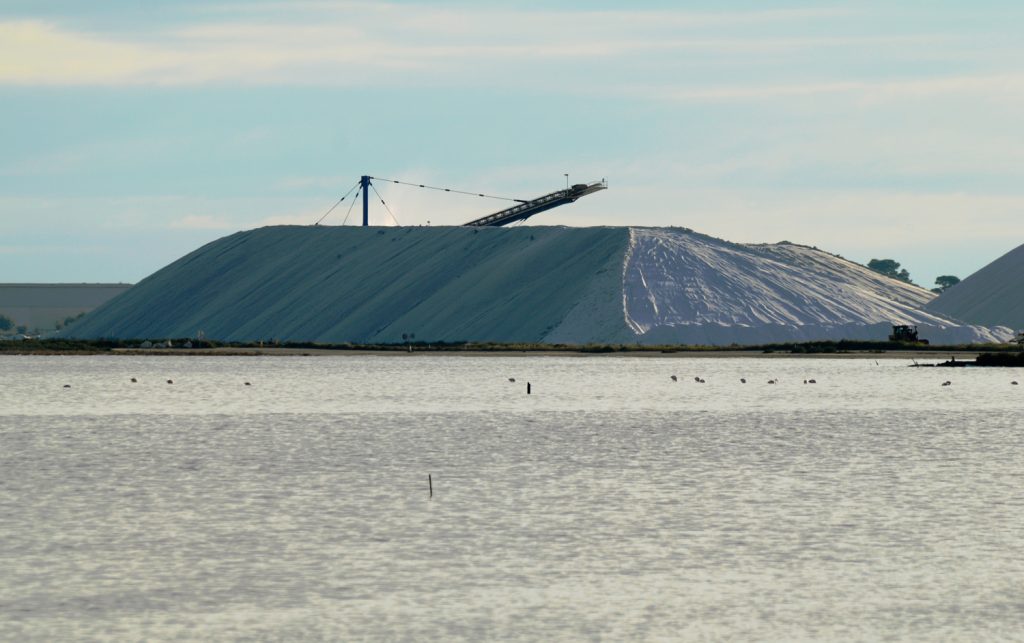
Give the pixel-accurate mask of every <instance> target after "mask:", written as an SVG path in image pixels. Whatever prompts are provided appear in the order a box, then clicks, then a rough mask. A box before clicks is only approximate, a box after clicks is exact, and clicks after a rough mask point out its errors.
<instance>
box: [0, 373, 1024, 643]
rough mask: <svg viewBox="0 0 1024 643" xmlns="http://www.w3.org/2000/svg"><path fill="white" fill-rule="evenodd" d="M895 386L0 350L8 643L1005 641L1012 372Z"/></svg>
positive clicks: (1015, 627)
mask: <svg viewBox="0 0 1024 643" xmlns="http://www.w3.org/2000/svg"><path fill="white" fill-rule="evenodd" d="M907 365H908V362H906V361H902V360H889V359H880V360H878V362H877V363H876V362H875V360H873V359H785V358H765V359H746V358H728V359H710V358H689V357H687V358H657V357H654V358H651V357H648V358H631V357H597V356H595V357H561V356H545V357H540V356H536V357H525V356H523V357H518V356H516V357H491V356H488V357H470V356H428V355H415V354H414V355H411V356H408V355H401V356H385V357H379V356H358V355H342V356H330V357H319V356H317V357H272V358H265V357H208V358H207V357H178V356H166V357H127V356H116V357H114V356H95V357H2V358H0V381H2V382H3V385H2V386H0V639H3V640H17V641H23V640H40V641H52V640H69V639H118V640H122V639H128V640H140V639H158V640H163V639H211V640H231V639H269V640H295V639H336V640H367V639H370V640H373V639H386V640H459V639H468V640H481V639H502V640H517V639H518V640H564V639H571V640H580V639H584V640H589V639H608V640H621V639H702V640H705V639H741V640H743V639H757V640H806V639H818V640H820V639H858V640H863V639H913V640H942V641H947V640H982V639H984V640H992V639H1008V638H1019V637H1020V636H1021V632H1024V385H1021V386H1011V385H1010V381H1011V380H1018V381H1020V382H1022V383H1024V369H970V370H968V369H963V370H961V369H912V368H906V366H907ZM672 374H675V375H677V376H678V379H679V381H678V382H673V381H672V380H671V379H670V377H669V376H670V375H672ZM696 376H700V377H702V378H703V379H704V380H705V381H706V383H704V384H700V383H697V382H695V381H694V377H696ZM131 377H135V378H137V379H138V382H137V383H131V382H130V378H131ZM741 377H745V378H746V379H747V381H748V383H747V384H741V383H740V378H741ZM509 378H515V379H516V381H515V382H514V383H513V382H510V381H509ZM774 378H778V380H779V383H778V384H775V385H769V384H767V380H768V379H774ZM807 378H814V379H816V380H817V382H818V383H817V384H815V385H811V384H806V385H805V384H803V380H804V379H807ZM168 379H171V380H173V382H174V383H173V384H167V383H166V380H168ZM945 380H951V381H952V382H953V384H952V385H951V386H946V387H943V386H941V383H942V382H943V381H945ZM247 381H248V382H250V383H251V386H245V384H244V383H245V382H247ZM527 381H529V382H530V383H531V385H532V394H531V395H529V396H527V395H526V391H525V387H526V382H527ZM65 384H70V385H71V387H70V388H63V386H64V385H65ZM428 474H429V475H430V476H431V478H432V481H433V498H431V497H430V495H429V491H428V483H427V475H428Z"/></svg>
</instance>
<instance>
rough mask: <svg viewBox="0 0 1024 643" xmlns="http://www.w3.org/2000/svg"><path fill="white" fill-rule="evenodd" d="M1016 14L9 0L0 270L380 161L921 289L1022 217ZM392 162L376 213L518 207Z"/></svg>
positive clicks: (258, 216)
mask: <svg viewBox="0 0 1024 643" xmlns="http://www.w3.org/2000/svg"><path fill="white" fill-rule="evenodd" d="M1022 23H1024V3H1019V2H999V1H991V2H984V1H978V2H973V3H966V2H944V1H941V0H936V1H929V2H923V1H920V2H919V1H905V2H891V1H890V2H872V1H870V0H868V1H864V2H858V3H806V2H788V3H769V2H720V1H719V2H656V1H643V0H639V1H635V2H629V3H625V2H600V1H597V2H586V3H583V2H570V1H567V0H566V1H558V0H548V1H545V2H540V1H527V0H522V1H518V2H516V1H512V2H503V3H484V2H469V1H465V2H444V1H434V2H397V1H396V2H347V1H332V0H313V1H307V2H304V1H301V0H300V1H295V2H281V1H261V0H247V1H245V2H242V1H229V2H222V1H217V0H203V1H193V0H174V1H168V0H150V1H148V2H139V1H138V0H132V1H128V0H105V1H102V2H81V1H80V0H71V1H48V0H0V282H128V283H133V282H137V281H138V280H140V279H142V278H144V277H145V276H147V275H149V274H151V273H152V272H154V271H156V270H158V269H159V268H161V267H163V266H164V265H166V264H168V263H170V262H171V261H173V260H175V259H177V258H178V257H180V256H182V255H184V254H186V253H188V252H190V251H191V250H193V249H195V248H197V247H199V246H201V245H202V244H205V243H208V242H210V241H213V240H215V239H217V238H220V237H222V236H225V235H227V234H231V233H233V232H236V231H238V230H246V229H252V228H255V227H259V226H265V225H277V224H300V225H309V224H312V223H313V222H315V221H316V220H317V219H319V218H320V217H321V216H322V215H323V214H324V213H325V212H326V211H327V209H328V208H329V207H330V206H331V205H332V204H334V203H335V202H336V201H337V200H338V198H340V197H341V196H342V195H343V194H345V193H346V192H347V191H348V190H349V188H351V187H352V186H353V185H354V184H355V183H356V181H357V180H358V178H359V176H360V175H362V174H369V175H372V176H377V177H385V178H395V179H400V180H405V181H415V182H417V183H427V184H432V185H438V186H443V187H451V188H457V189H464V190H469V191H473V192H485V193H488V194H494V195H501V196H510V197H516V198H529V197H533V196H537V195H540V194H544V193H546V192H549V191H551V190H554V189H557V188H558V187H559V186H563V185H564V184H565V176H564V174H566V173H568V174H569V179H570V180H571V181H572V182H574V183H575V182H583V181H590V180H596V179H601V178H607V180H608V183H609V189H608V190H607V191H604V192H599V193H597V194H595V195H593V196H588V197H585V198H584V199H581V200H580V201H578V202H577V203H575V204H572V205H569V206H564V207H561V208H557V209H555V210H551V211H548V212H545V213H543V214H541V215H538V216H537V217H536V218H534V219H531V220H530V221H529V223H530V224H531V225H566V226H596V225H617V226H618V225H640V226H682V227H687V228H691V229H694V230H697V231H699V232H703V233H706V234H710V235H713V236H716V237H721V238H725V239H728V240H731V241H738V242H757V243H761V242H776V241H781V240H787V241H792V242H794V243H802V244H806V245H810V246H816V247H819V248H821V249H824V250H827V251H830V252H833V253H836V254H839V255H842V256H844V257H846V258H848V259H852V260H854V261H858V262H861V263H866V262H867V261H868V260H870V259H872V258H893V259H896V260H897V261H899V262H901V263H902V265H903V267H905V268H907V269H908V270H909V271H910V273H911V277H912V278H913V279H914V280H915V281H916V282H917V283H920V284H922V285H925V286H929V287H930V286H932V285H933V282H934V279H935V277H936V276H938V275H942V274H953V275H957V276H960V277H965V276H967V275H968V274H970V273H971V272H973V271H975V270H977V269H979V268H981V267H982V266H984V265H985V264H987V263H989V262H990V261H992V260H994V259H996V258H997V257H999V256H1000V255H1002V254H1003V253H1005V252H1007V251H1009V250H1011V249H1012V248H1014V247H1016V246H1018V245H1020V244H1021V243H1024V125H1022V124H1021V120H1020V115H1021V114H1024V38H1021V37H1020V34H1021V28H1020V25H1021V24H1022ZM377 188H378V190H379V191H380V194H381V195H382V196H383V198H384V200H385V201H387V204H388V206H389V207H390V209H391V212H392V213H393V219H392V218H391V217H390V216H389V215H388V213H387V212H386V211H385V210H384V208H382V207H380V206H379V205H378V207H375V208H373V209H372V211H371V223H374V224H379V225H393V224H394V223H395V222H396V221H397V222H398V223H400V224H402V225H426V224H427V223H428V222H430V224H431V225H456V224H460V223H464V222H465V221H467V220H470V219H473V218H476V217H479V216H482V215H485V214H488V213H490V212H492V211H494V210H497V209H500V208H501V207H503V203H502V202H500V201H492V200H487V199H480V198H479V197H466V196H456V195H452V194H445V193H438V192H431V191H426V190H420V189H416V188H407V187H401V186H396V185H393V184H385V183H381V182H378V184H377ZM345 206H347V202H346V203H345V204H343V206H342V207H340V208H338V209H336V210H335V211H334V212H332V213H331V214H330V215H329V216H328V217H327V218H326V219H324V224H325V225H341V224H342V223H343V222H344V221H345V213H346V211H347V208H346V207H345ZM357 219H358V214H357V212H356V211H353V212H352V214H351V216H350V217H349V218H348V224H352V223H353V222H356V221H357Z"/></svg>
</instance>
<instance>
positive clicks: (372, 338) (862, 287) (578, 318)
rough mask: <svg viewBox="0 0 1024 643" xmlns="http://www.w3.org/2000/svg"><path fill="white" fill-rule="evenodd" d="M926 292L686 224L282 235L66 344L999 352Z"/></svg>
mask: <svg viewBox="0 0 1024 643" xmlns="http://www.w3.org/2000/svg"><path fill="white" fill-rule="evenodd" d="M933 297H934V295H933V294H932V293H930V292H929V291H927V290H924V289H922V288H919V287H917V286H912V285H909V284H905V283H902V282H899V281H895V280H892V279H889V278H887V277H883V276H881V275H878V274H876V273H874V272H872V271H870V270H868V269H867V268H864V267H863V266H860V265H858V264H854V263H852V262H849V261H846V260H844V259H842V258H839V257H836V256H833V255H830V254H828V253H825V252H822V251H819V250H816V249H813V248H807V247H804V246H797V245H791V244H775V245H745V244H735V243H729V242H727V241H723V240H720V239H714V238H712V237H708V236H705V235H701V234H698V233H695V232H692V231H690V230H686V229H682V228H562V227H547V226H544V227H540V226H538V227H533V226H521V227H512V228H465V227H443V228H439V227H428V228H422V227H416V228H412V227H410V228H359V227H318V226H313V227H306V226H278V227H268V228H260V229H257V230H251V231H247V232H239V233H237V234H234V235H231V236H228V237H224V238H223V239H219V240H217V241H214V242H212V243H210V244H207V245H206V246H203V247H202V248H199V249H198V250H196V251H194V252H192V253H191V254H189V255H187V256H185V257H183V258H181V259H179V260H178V261H176V262H174V263H172V264H170V265H169V266H167V267H166V268H163V269H162V270H159V271H157V272H156V273H154V274H153V275H151V276H150V277H148V278H146V279H145V280H143V281H142V282H140V283H139V284H138V285H136V286H135V287H134V288H132V289H131V290H129V291H128V292H126V293H124V294H123V295H121V296H120V297H118V298H116V299H114V300H112V301H110V302H108V303H107V304H106V305H104V306H103V307H101V308H99V309H97V310H96V311H94V312H93V313H91V314H89V315H88V316H86V317H85V318H84V319H82V320H81V321H79V322H78V323H76V324H75V325H74V326H73V327H71V328H69V329H68V330H67V331H66V332H65V333H66V335H67V336H73V337H83V338H98V337H116V338H123V339H142V338H167V337H172V338H174V337H195V336H196V335H197V334H198V333H199V332H202V333H203V335H204V336H206V337H208V338H211V339H218V340H224V341H255V340H269V339H279V340H282V341H309V342H322V343H340V342H355V343H372V342H399V341H401V340H402V335H403V334H415V338H416V340H422V341H496V342H548V343H573V344H582V343H592V342H602V343H644V344H659V343H687V344H719V345H720V344H730V343H739V344H752V343H763V342H773V341H790V340H816V339H841V338H851V339H884V338H885V337H886V336H887V335H888V333H889V331H890V325H891V324H892V323H907V324H916V325H919V326H920V327H921V330H922V336H923V337H926V338H928V339H930V340H931V341H933V342H940V343H953V342H956V343H959V342H972V341H992V340H998V339H1005V338H1006V337H1004V335H1012V333H1011V332H1010V331H1009V329H994V330H993V329H986V328H981V327H976V326H965V325H962V324H958V323H957V322H955V321H952V320H951V319H949V318H946V317H945V316H943V315H941V314H939V313H933V312H928V311H925V310H924V309H923V307H924V305H925V304H927V302H928V301H930V300H931V299H932V298H933Z"/></svg>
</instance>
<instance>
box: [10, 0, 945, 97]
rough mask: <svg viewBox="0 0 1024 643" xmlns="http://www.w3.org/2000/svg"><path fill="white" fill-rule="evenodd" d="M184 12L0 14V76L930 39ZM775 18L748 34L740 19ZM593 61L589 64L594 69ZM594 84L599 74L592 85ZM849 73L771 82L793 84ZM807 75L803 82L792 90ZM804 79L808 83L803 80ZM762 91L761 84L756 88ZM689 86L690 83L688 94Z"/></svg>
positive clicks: (637, 63)
mask: <svg viewBox="0 0 1024 643" xmlns="http://www.w3.org/2000/svg"><path fill="white" fill-rule="evenodd" d="M213 8H214V9H218V10H215V11H207V12H198V13H197V14H196V21H195V22H193V23H191V24H185V25H174V26H171V27H168V28H166V29H163V30H160V29H158V30H156V31H146V32H143V33H136V32H133V31H131V30H122V31H116V30H115V31H109V32H103V31H96V30H87V29H84V28H78V27H76V26H75V25H74V23H73V21H69V22H71V24H64V23H58V22H54V21H44V20H38V19H20V20H17V19H16V20H5V21H0V83H7V84H27V85H32V84H40V85H118V84H125V85H147V84H149V85H189V84H204V83H214V82H230V83H240V84H256V85H265V84H315V85H341V86H351V85H360V84H368V83H369V84H380V83H385V84H386V83H388V82H396V81H404V82H408V81H411V80H415V79H417V78H419V77H421V76H423V75H426V76H427V78H428V79H429V82H443V83H446V84H458V83H459V82H464V81H465V80H466V77H469V78H472V79H473V80H474V81H475V82H485V83H486V82H488V81H489V82H490V83H507V82H509V80H512V79H510V78H508V77H503V76H495V75H494V72H495V71H499V70H506V71H510V70H519V71H520V72H524V73H522V74H521V75H520V76H519V77H517V78H515V79H514V82H518V83H525V84H527V85H530V84H538V83H545V82H546V83H548V84H550V80H551V78H550V76H548V75H547V74H545V73H539V74H538V73H531V72H539V71H541V69H539V67H540V66H550V65H555V70H554V71H555V72H556V73H557V71H558V70H559V67H558V66H559V65H563V66H564V67H562V68H561V70H562V71H571V70H573V69H574V68H578V66H579V65H581V64H582V65H601V66H602V68H601V71H603V72H604V74H605V76H604V78H603V80H604V81H605V82H607V81H608V80H612V81H618V82H616V83H615V85H614V86H613V87H611V88H610V89H612V90H615V89H619V85H620V84H621V82H624V81H626V80H628V79H629V78H630V77H634V76H635V75H636V74H637V73H638V72H639V69H641V68H644V67H647V68H650V69H649V72H648V75H651V74H654V75H657V74H658V73H659V72H665V71H668V70H671V69H673V68H675V67H676V66H677V65H678V60H679V57H686V56H694V57H695V60H694V62H696V63H699V64H703V65H711V66H717V65H718V63H716V61H715V57H725V59H726V62H728V61H731V60H735V59H737V58H738V57H740V58H747V62H754V61H753V60H752V59H749V57H751V56H758V55H769V56H773V55H798V56H799V55H806V54H807V53H809V52H814V51H818V50H828V49H837V48H846V49H851V50H858V49H863V48H865V47H871V48H879V47H881V48H885V47H903V48H906V47H909V48H915V47H916V48H924V47H932V46H934V45H935V44H936V43H938V42H942V41H944V40H948V39H949V38H950V37H949V36H942V35H935V34H892V35H874V34H853V35H841V34H833V35H826V36H822V35H808V34H806V33H797V34H793V33H787V30H786V29H785V27H786V25H787V24H789V23H792V22H798V23H800V22H805V21H810V22H812V23H823V24H825V25H827V24H828V23H829V21H835V20H838V19H842V18H843V17H844V16H846V15H848V14H849V11H846V10H837V9H805V10H778V11H735V12H718V13H716V12H705V13H700V12H692V11H683V10H673V11H667V10H646V11H645V10H630V11H585V10H576V11H567V10H550V9H534V10H517V11H513V10H500V9H493V8H485V7H480V6H475V5H474V6H465V7H460V8H459V9H458V10H455V9H451V8H444V7H440V8H438V7H431V6H422V5H420V6H417V5H397V4H389V3H370V4H358V3H295V4H290V3H286V4H281V5H277V4H274V3H270V4H258V3H257V4H254V5H250V6H234V7H217V6H216V5H214V7H213ZM752 25H753V26H760V25H767V26H769V27H770V28H777V27H779V26H781V27H782V30H781V31H780V32H779V33H774V32H772V31H768V32H767V33H754V34H751V33H749V29H750V28H751V26H752ZM594 71H597V70H594ZM559 80H560V82H562V83H564V84H565V85H568V86H579V87H586V86H588V85H589V86H591V87H592V86H593V85H592V84H591V83H593V81H595V80H596V78H595V77H594V74H591V73H587V74H583V75H582V76H579V75H577V76H575V77H574V76H572V75H563V76H560V78H559ZM598 86H599V87H600V84H598ZM830 86H832V87H836V88H840V89H842V88H844V87H846V88H847V89H848V88H850V87H852V86H851V85H849V84H846V85H843V84H832V85H830V84H827V83H826V84H818V85H792V86H788V87H787V86H776V87H775V89H774V91H775V92H784V93H799V92H802V91H820V90H821V89H822V88H825V89H826V90H827V88H828V87H830ZM804 87H806V88H807V89H803V88H804ZM815 88H817V89H815ZM744 91H745V90H743V89H729V88H715V87H710V88H701V87H689V88H684V89H682V90H681V91H680V92H679V93H678V94H677V97H686V96H688V95H693V96H694V97H698V98H708V97H716V96H718V97H731V98H736V97H742V96H744ZM760 91H761V92H763V91H765V90H760ZM688 92H689V93H688Z"/></svg>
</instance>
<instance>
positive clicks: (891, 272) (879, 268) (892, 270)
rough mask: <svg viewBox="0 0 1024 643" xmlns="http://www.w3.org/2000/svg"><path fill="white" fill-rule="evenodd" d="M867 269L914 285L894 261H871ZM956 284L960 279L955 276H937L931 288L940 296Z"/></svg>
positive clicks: (903, 269)
mask: <svg viewBox="0 0 1024 643" xmlns="http://www.w3.org/2000/svg"><path fill="white" fill-rule="evenodd" d="M868 268H869V269H871V270H874V271H875V272H877V273H878V274H880V275H885V276H886V277H891V278H893V279H896V280H898V281H902V282H905V283H908V284H913V283H914V282H913V281H911V279H910V272H908V271H907V269H906V268H901V267H900V262H898V261H896V260H895V259H872V260H871V261H869V262H868ZM958 283H960V278H959V277H957V276H955V275H939V276H938V277H936V278H935V287H934V288H932V292H933V293H937V294H942V293H944V292H946V291H947V290H949V289H950V288H952V287H953V286H955V285H957V284H958ZM915 285H916V284H915Z"/></svg>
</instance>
